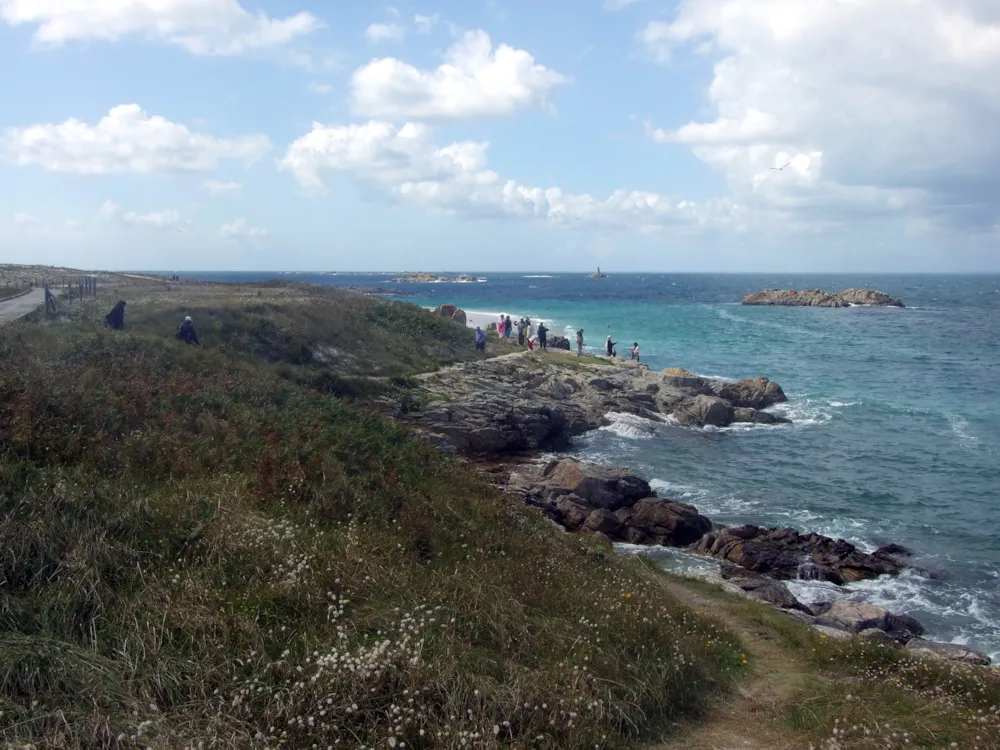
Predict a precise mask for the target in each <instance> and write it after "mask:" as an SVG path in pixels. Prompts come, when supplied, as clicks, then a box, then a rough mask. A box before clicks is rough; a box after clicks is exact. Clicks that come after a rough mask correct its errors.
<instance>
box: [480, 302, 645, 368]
mask: <svg viewBox="0 0 1000 750" xmlns="http://www.w3.org/2000/svg"><path fill="white" fill-rule="evenodd" d="M492 328H493V325H492V324H490V329H492ZM496 330H497V336H498V337H499V339H500V340H501V341H510V339H511V338H513V337H514V335H515V332H516V335H517V344H518V346H522V347H523V346H527V348H528V350H529V351H533V350H534V349H535V346H536V345H537V346H538V347H539V348H540V349H548V333H549V329H548V328H546V326H545V324H544V323H543V322H541V321H539V322H538V326H537V327H536V326H535V324H534V323H532V321H531V319H530V318H527V317H522V318H520V319H519V320H517V321H514V320H511V317H510V315H504V314H501V315H500V316H499V317H498V318H497V323H496ZM583 334H584V331H583V329H582V328H581V329H579V330H578V331H577V332H576V354H577V356H578V357H582V356H583ZM475 341H476V351H477V352H485V351H486V341H487V337H486V331H484V330H483V329H482V326H476V338H475ZM617 346H618V342H617V341H612V340H611V337H610V336H608V339H607V341H606V342H605V351H604V353H605V355H606V356H607V357H609V358H611V359H617V357H618V350H617V349H616V348H615V347H617ZM630 359H631V360H632V361H633V362H639V361H640V354H639V343H638V342H635V343H634V344H632V349H631V351H630Z"/></svg>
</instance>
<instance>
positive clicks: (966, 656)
mask: <svg viewBox="0 0 1000 750" xmlns="http://www.w3.org/2000/svg"><path fill="white" fill-rule="evenodd" d="M906 648H907V649H908V650H910V651H913V652H914V653H917V654H921V655H923V656H932V657H934V658H936V659H941V660H943V661H954V662H960V663H962V664H975V665H978V666H983V667H985V666H989V665H990V664H991V663H992V659H990V657H989V656H987V655H986V654H984V653H981V652H979V651H974V650H973V649H971V648H969V647H968V646H960V645H957V644H954V643H937V642H936V641H925V640H924V639H923V638H914V639H912V640H911V641H910V642H909V643H907V644H906Z"/></svg>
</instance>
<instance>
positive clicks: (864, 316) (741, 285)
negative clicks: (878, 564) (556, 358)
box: [201, 274, 1000, 657]
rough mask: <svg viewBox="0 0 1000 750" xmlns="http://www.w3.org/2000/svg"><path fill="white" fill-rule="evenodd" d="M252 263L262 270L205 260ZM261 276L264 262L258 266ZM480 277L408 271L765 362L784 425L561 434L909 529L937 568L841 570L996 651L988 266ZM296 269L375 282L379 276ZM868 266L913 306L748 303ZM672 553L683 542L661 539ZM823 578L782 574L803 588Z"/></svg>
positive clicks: (671, 562)
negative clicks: (946, 271)
mask: <svg viewBox="0 0 1000 750" xmlns="http://www.w3.org/2000/svg"><path fill="white" fill-rule="evenodd" d="M201 276H202V277H210V276H211V277H212V278H230V279H234V280H235V279H237V278H239V279H247V280H249V279H250V278H251V277H252V276H253V277H259V276H258V275H246V274H226V275H222V276H216V275H209V274H202V275H201ZM263 276H266V275H263ZM484 276H486V277H488V279H489V280H488V281H487V282H485V283H472V284H434V285H426V286H423V285H413V286H409V287H407V288H408V289H410V290H411V291H414V292H416V293H418V294H419V296H415V297H412V298H410V301H413V302H416V303H417V304H422V305H425V306H432V305H437V304H440V303H442V302H452V303H455V304H458V305H459V306H461V307H463V308H465V309H467V310H470V311H480V312H488V313H492V314H494V315H495V314H496V313H499V312H501V311H503V312H508V313H510V314H511V315H512V316H513V317H518V316H520V315H529V316H531V317H532V318H539V317H541V318H544V319H547V320H549V321H552V324H553V326H554V328H555V329H556V330H557V331H558V330H561V329H563V328H565V329H566V330H567V331H573V330H575V329H576V328H578V327H583V328H584V329H585V331H586V338H587V344H588V345H590V346H592V347H593V348H594V350H595V351H596V350H598V349H599V348H600V347H601V346H602V345H603V341H604V338H605V336H607V335H608V334H610V335H612V336H613V337H614V339H615V340H616V341H619V342H620V344H619V350H620V351H625V350H626V348H627V346H628V345H631V344H632V342H634V341H638V342H639V344H640V346H641V348H642V352H643V360H644V361H645V362H646V363H647V364H649V365H650V366H651V367H653V368H654V369H660V368H663V367H672V366H679V367H685V368H687V369H689V370H692V371H694V372H697V373H700V374H704V375H712V376H718V377H725V378H742V377H753V376H757V375H766V376H768V377H770V378H771V379H773V380H776V381H778V382H779V383H781V385H782V386H783V388H784V389H785V392H786V393H787V394H788V396H789V399H790V402H789V404H787V405H784V406H782V407H779V409H780V410H781V411H782V412H783V413H784V414H785V415H786V416H789V417H790V418H792V419H793V421H794V425H793V426H792V427H790V428H770V427H750V428H747V427H745V426H744V427H741V428H739V429H724V430H701V429H691V428H681V427H676V426H668V425H657V426H653V425H641V426H640V427H641V429H636V425H635V420H628V419H624V418H614V419H613V420H612V424H611V425H610V426H609V427H607V428H605V429H602V430H600V431H597V432H594V433H591V434H589V435H587V436H584V437H583V438H581V439H580V440H579V441H578V443H577V444H576V445H575V446H574V450H573V452H574V453H575V454H577V455H581V456H582V457H585V458H590V459H592V460H598V461H605V462H609V463H614V464H621V465H626V466H629V467H630V468H632V469H634V470H636V471H638V472H639V473H641V474H643V475H644V476H646V477H648V478H650V479H651V480H654V484H655V485H656V486H657V487H659V488H661V490H662V494H666V495H669V496H673V497H680V498H683V499H686V500H688V501H689V502H692V503H694V504H695V505H697V506H698V507H699V509H700V510H701V511H702V512H704V513H706V514H708V515H710V516H712V517H713V518H715V519H717V520H720V521H724V522H740V521H753V522H756V523H761V524H776V525H781V526H792V527H795V528H797V529H799V530H817V531H820V532H822V533H825V534H830V535H833V536H842V537H844V538H845V539H848V540H850V541H852V542H855V543H857V544H859V545H861V546H863V547H866V548H872V547H874V546H876V545H879V544H882V543H886V542H890V541H892V542H901V543H904V544H906V545H908V546H911V547H913V548H915V549H917V550H918V551H919V553H920V555H921V557H922V558H923V561H922V565H923V567H925V568H926V569H927V570H928V571H929V573H930V575H926V576H923V575H915V574H912V575H906V576H904V577H903V578H901V579H897V580H885V581H876V582H867V583H863V584H857V585H854V586H851V587H849V588H848V589H847V591H844V590H841V591H840V592H839V593H840V595H844V594H845V593H846V594H847V595H849V596H850V597H852V598H856V599H859V600H864V601H871V602H873V603H877V604H880V605H882V606H886V607H888V608H890V609H893V610H895V611H903V612H908V613H910V614H912V615H914V616H915V617H917V618H918V619H920V620H921V621H922V622H924V624H925V625H927V626H928V629H929V631H930V636H931V637H934V638H938V639H940V640H946V641H954V642H961V643H967V644H970V645H972V646H974V647H978V648H980V649H982V650H985V651H987V652H988V653H990V654H992V655H993V656H994V657H1000V538H998V536H997V529H996V524H997V522H998V521H1000V426H998V425H1000V398H998V390H1000V335H998V331H1000V278H998V277H995V276H994V277H986V276H980V277H958V276H944V277H931V276H901V277H888V276H864V277H861V276H844V277H833V276H819V277H804V276H774V275H768V276H764V275H760V276H742V275H739V276H738V275H708V274H698V275H633V276H612V277H611V278H608V279H603V280H596V279H588V278H586V277H583V276H580V275H556V276H554V277H551V278H537V277H536V278H527V277H525V276H523V275H517V276H513V275H505V276H498V275H495V274H484ZM297 278H300V279H303V280H305V279H308V280H312V281H319V282H323V283H334V284H341V283H348V284H350V283H354V284H384V282H385V281H386V277H385V276H364V275H348V276H315V277H311V276H308V275H299V276H297ZM853 286H858V287H861V286H868V287H875V288H879V289H883V290H884V291H887V292H889V293H890V294H892V295H894V296H898V297H900V298H902V299H903V301H904V303H906V305H907V308H906V309H903V310H898V309H877V308H850V309H842V310H829V309H812V308H755V307H742V306H741V305H739V304H738V301H739V300H740V298H741V296H742V295H743V294H744V293H746V292H750V291H757V290H760V289H765V288H770V287H795V288H811V287H822V288H826V289H844V288H848V287H853ZM658 557H660V558H661V559H663V560H664V564H665V565H668V566H672V567H678V566H681V567H683V566H687V565H696V564H697V563H695V561H693V560H692V559H691V558H690V557H689V556H686V555H683V554H675V553H669V554H668V555H666V556H664V555H658ZM827 586H828V584H820V583H817V582H809V581H802V582H797V583H795V584H793V588H794V589H795V592H796V594H798V595H799V596H800V598H803V599H804V600H806V601H810V600H812V599H814V598H824V596H827V595H828V592H827V590H826V587H827Z"/></svg>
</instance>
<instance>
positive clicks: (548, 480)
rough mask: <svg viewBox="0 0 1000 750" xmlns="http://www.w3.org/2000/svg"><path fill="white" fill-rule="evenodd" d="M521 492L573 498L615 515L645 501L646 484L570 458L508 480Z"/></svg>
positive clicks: (626, 474)
mask: <svg viewBox="0 0 1000 750" xmlns="http://www.w3.org/2000/svg"><path fill="white" fill-rule="evenodd" d="M511 485H512V486H515V487H520V488H522V489H523V490H524V491H525V492H527V493H530V494H534V495H541V496H543V497H548V498H555V497H559V496H561V495H574V496H575V497H577V498H579V500H580V501H581V502H582V503H583V504H584V505H586V506H587V507H589V508H594V509H596V508H604V509H606V510H608V511H615V510H618V509H619V508H624V507H627V506H631V505H633V504H634V503H636V502H637V501H638V500H640V499H642V498H644V497H649V496H650V495H651V494H652V490H651V489H650V487H649V483H648V482H647V481H646V480H645V479H643V478H642V477H639V476H636V475H635V474H633V473H632V472H630V471H629V470H628V469H624V468H609V467H604V466H596V465H594V464H586V463H582V462H580V461H577V460H576V459H574V458H566V459H563V460H561V461H550V462H549V463H548V464H546V465H545V466H544V467H542V469H541V471H540V472H539V471H537V469H536V470H534V471H533V470H531V469H525V470H522V471H521V472H519V473H518V474H516V475H514V476H512V477H511Z"/></svg>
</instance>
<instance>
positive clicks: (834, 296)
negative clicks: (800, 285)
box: [743, 289, 903, 307]
mask: <svg viewBox="0 0 1000 750" xmlns="http://www.w3.org/2000/svg"><path fill="white" fill-rule="evenodd" d="M743 304H744V305H771V306H779V307H903V303H902V302H900V301H899V300H898V299H896V298H895V297H890V296H889V295H888V294H886V293H885V292H881V291H879V290H878V289H845V290H844V291H842V292H825V291H823V290H822V289H803V290H799V289H766V290H764V291H763V292H755V293H753V294H747V295H746V296H744V297H743Z"/></svg>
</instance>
